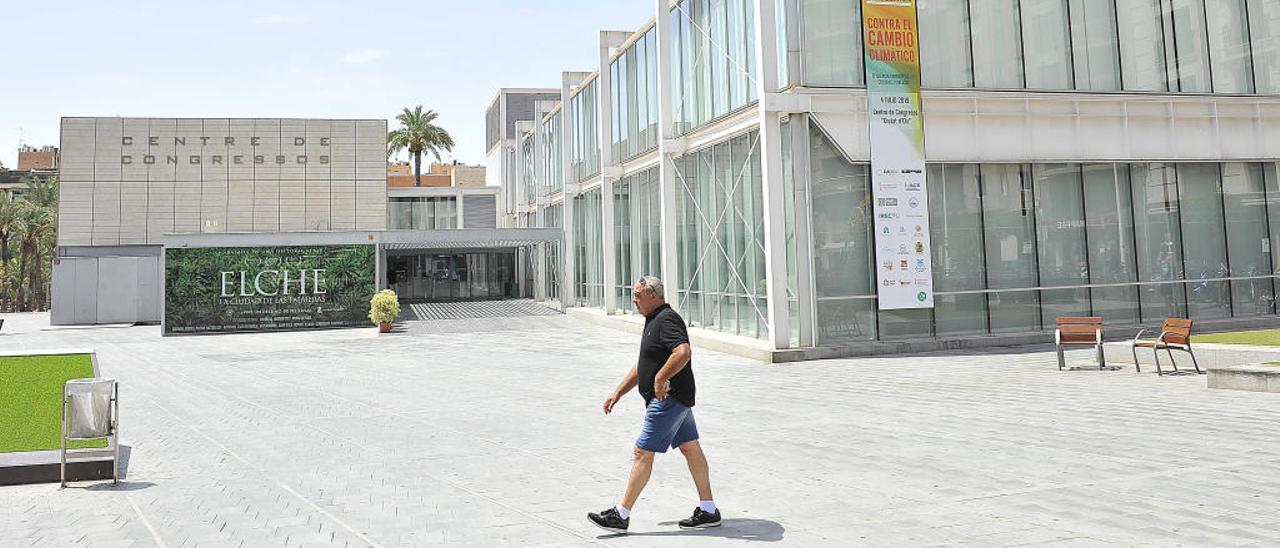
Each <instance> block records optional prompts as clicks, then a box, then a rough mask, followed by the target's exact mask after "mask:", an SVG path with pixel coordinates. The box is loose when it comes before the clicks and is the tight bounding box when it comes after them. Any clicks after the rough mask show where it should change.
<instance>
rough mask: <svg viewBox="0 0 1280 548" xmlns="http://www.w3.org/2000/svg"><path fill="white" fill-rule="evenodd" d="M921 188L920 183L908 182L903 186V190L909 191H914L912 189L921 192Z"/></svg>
mask: <svg viewBox="0 0 1280 548" xmlns="http://www.w3.org/2000/svg"><path fill="white" fill-rule="evenodd" d="M921 188H922V185H921V184H920V183H907V185H906V186H905V187H903V190H906V191H908V192H912V191H914V192H920V189H921Z"/></svg>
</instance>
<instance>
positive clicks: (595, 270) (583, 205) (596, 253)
mask: <svg viewBox="0 0 1280 548" xmlns="http://www.w3.org/2000/svg"><path fill="white" fill-rule="evenodd" d="M573 200H574V201H573V207H574V209H573V215H574V219H573V231H574V238H575V240H574V247H575V249H574V270H575V272H574V278H573V280H574V288H575V295H574V297H575V299H576V300H577V304H578V305H579V306H596V307H598V306H604V247H603V244H602V242H601V240H602V239H603V237H604V233H603V231H602V230H601V229H600V227H601V226H603V225H602V224H600V223H601V222H602V219H601V215H600V189H599V188H596V189H593V190H589V191H587V192H584V193H582V194H579V195H578V196H575V197H574V198H573Z"/></svg>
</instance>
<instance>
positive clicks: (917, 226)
mask: <svg viewBox="0 0 1280 548" xmlns="http://www.w3.org/2000/svg"><path fill="white" fill-rule="evenodd" d="M923 230H924V228H922V227H921V226H920V225H916V236H924V232H923Z"/></svg>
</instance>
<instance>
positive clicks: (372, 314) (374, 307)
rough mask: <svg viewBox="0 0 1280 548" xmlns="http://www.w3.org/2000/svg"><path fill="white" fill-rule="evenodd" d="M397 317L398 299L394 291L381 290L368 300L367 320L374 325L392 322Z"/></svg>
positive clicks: (398, 309)
mask: <svg viewBox="0 0 1280 548" xmlns="http://www.w3.org/2000/svg"><path fill="white" fill-rule="evenodd" d="M399 315H400V299H399V298H398V297H396V292H395V291H392V290H390V289H383V290H382V291H379V292H377V293H374V294H373V298H372V299H369V320H370V321H372V322H373V324H374V325H378V324H382V323H391V322H394V321H396V316H399Z"/></svg>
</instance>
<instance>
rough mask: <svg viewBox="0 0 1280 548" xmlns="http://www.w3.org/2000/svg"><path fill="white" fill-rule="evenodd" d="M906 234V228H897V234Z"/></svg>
mask: <svg viewBox="0 0 1280 548" xmlns="http://www.w3.org/2000/svg"><path fill="white" fill-rule="evenodd" d="M906 233H907V227H905V226H900V227H898V234H906Z"/></svg>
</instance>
